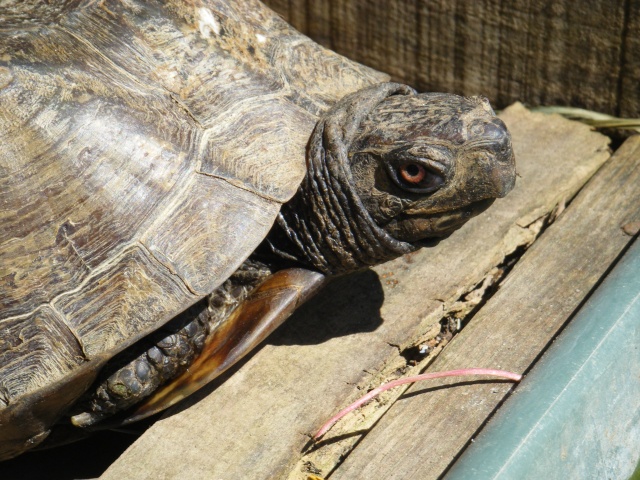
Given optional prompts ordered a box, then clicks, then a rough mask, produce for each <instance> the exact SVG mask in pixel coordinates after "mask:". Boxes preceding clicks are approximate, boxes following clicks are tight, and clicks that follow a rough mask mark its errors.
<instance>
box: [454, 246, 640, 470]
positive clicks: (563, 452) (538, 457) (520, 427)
mask: <svg viewBox="0 0 640 480" xmlns="http://www.w3.org/2000/svg"><path fill="white" fill-rule="evenodd" d="M639 459H640V241H635V243H634V245H632V246H631V248H630V249H629V250H628V251H627V253H626V254H625V256H624V257H623V258H622V259H621V260H620V262H619V263H618V265H617V266H616V268H615V269H614V270H613V271H612V272H611V274H610V275H609V276H608V277H607V278H606V279H605V281H604V282H603V283H602V285H601V286H600V287H599V288H598V289H597V290H596V291H595V292H594V294H593V295H592V296H591V298H590V299H589V301H588V302H587V303H586V304H585V306H584V307H583V308H582V309H581V310H580V311H579V312H578V313H577V315H576V316H575V317H574V319H573V320H572V321H571V323H570V324H569V325H568V326H567V328H566V329H565V331H564V332H563V333H562V334H561V335H560V336H559V337H558V339H557V340H556V342H555V343H554V344H553V345H552V346H551V348H550V349H549V351H548V352H547V353H546V354H545V355H544V356H543V358H542V359H541V360H540V361H539V362H538V364H537V365H536V366H535V367H534V368H533V370H532V371H531V373H530V374H529V375H528V376H527V377H526V378H525V380H524V381H523V382H522V384H521V385H520V386H518V388H517V389H516V392H515V394H514V395H513V396H512V397H511V398H510V399H509V400H508V401H507V402H506V403H505V405H504V406H503V407H502V408H501V409H500V410H499V412H498V414H497V415H496V417H495V418H494V419H493V420H492V421H491V422H490V423H489V425H488V426H487V427H486V428H485V429H484V430H483V432H482V433H481V434H480V435H479V436H478V438H477V439H476V440H475V442H474V443H473V444H472V445H471V446H470V447H469V448H468V449H467V450H466V451H465V453H464V454H463V455H462V457H461V458H460V459H459V460H458V461H457V462H456V463H455V464H454V466H453V467H452V468H451V470H450V471H449V473H448V475H447V476H446V477H445V478H446V479H448V480H453V479H465V480H467V479H518V480H520V479H534V478H535V479H598V480H600V479H629V478H630V477H632V475H634V470H636V467H637V466H638V460H639ZM637 475H638V473H637V472H636V473H635V476H634V477H633V478H634V479H635V478H636V476H637Z"/></svg>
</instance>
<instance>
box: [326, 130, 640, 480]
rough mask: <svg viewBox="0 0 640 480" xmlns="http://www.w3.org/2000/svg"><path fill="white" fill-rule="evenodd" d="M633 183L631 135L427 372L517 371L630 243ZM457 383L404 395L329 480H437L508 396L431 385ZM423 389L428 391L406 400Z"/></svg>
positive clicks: (639, 162) (490, 387)
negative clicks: (485, 369)
mask: <svg viewBox="0 0 640 480" xmlns="http://www.w3.org/2000/svg"><path fill="white" fill-rule="evenodd" d="M639 185H640V136H635V137H631V138H630V139H629V140H628V141H627V142H626V143H625V144H624V145H623V146H622V147H621V148H620V149H619V150H618V151H617V152H616V154H615V155H614V157H613V158H612V159H611V160H610V161H609V162H608V163H607V165H605V166H604V167H603V168H602V169H601V170H600V171H599V172H598V173H597V174H596V176H595V177H594V178H593V179H592V180H591V181H590V182H589V183H588V184H587V185H586V186H585V188H584V190H583V191H581V192H580V194H579V195H578V196H577V197H576V199H575V200H574V201H573V202H572V203H571V205H569V207H568V208H567V209H566V210H565V211H564V212H563V213H562V215H561V216H560V217H559V219H558V220H557V221H556V222H555V223H554V224H553V225H551V226H550V227H549V229H548V230H546V231H545V232H544V233H543V234H542V236H541V237H540V238H539V239H538V240H537V241H536V242H535V243H534V244H533V246H532V247H531V248H530V249H529V250H528V251H527V253H525V255H524V256H523V258H522V259H521V261H519V262H518V264H517V265H516V266H515V267H514V269H513V271H512V272H511V273H510V274H509V275H508V277H507V279H506V281H505V282H504V283H503V284H502V285H501V286H500V289H499V290H498V292H497V293H496V294H495V295H494V296H493V297H492V298H491V299H490V300H489V301H488V303H487V304H486V305H485V306H484V307H483V308H482V309H481V310H480V311H479V313H478V314H477V315H476V316H475V317H474V318H473V319H472V320H471V322H470V323H469V325H468V326H467V327H465V328H464V329H463V330H462V332H461V333H460V334H459V335H458V336H456V337H455V338H454V339H453V341H452V342H451V343H450V344H449V345H448V346H447V348H445V349H444V351H443V352H442V354H441V355H440V356H439V357H438V358H437V359H436V360H435V362H433V364H432V365H430V366H429V368H428V370H427V371H444V370H451V369H457V368H468V367H472V366H473V367H480V366H482V367H485V366H486V367H490V368H500V369H505V370H509V371H513V372H517V373H524V372H526V371H527V370H528V369H529V367H530V366H531V365H532V363H533V362H534V361H535V360H536V359H537V358H538V356H539V355H540V352H542V351H543V350H544V349H545V348H546V347H547V346H548V345H549V344H550V342H551V341H552V340H553V338H554V336H555V335H556V334H557V332H558V331H559V330H560V329H561V328H562V326H563V325H564V324H565V322H567V321H568V320H569V319H570V318H571V315H572V313H573V312H575V311H576V310H577V309H578V308H579V307H580V305H581V303H582V301H583V299H584V298H585V296H586V295H587V294H588V293H589V291H591V290H592V289H593V288H594V286H596V284H597V283H598V281H599V280H600V279H601V278H602V277H603V275H605V274H606V272H607V271H608V269H609V267H610V265H612V264H613V263H614V262H615V260H616V258H617V257H618V256H619V255H620V254H621V253H622V252H623V250H624V249H625V247H626V246H627V245H628V244H629V243H630V242H631V240H632V236H631V235H629V233H627V231H625V230H628V229H626V228H625V226H626V225H630V224H632V223H634V222H638V221H640V188H639V187H638V186H639ZM480 339H481V340H480ZM460 382H461V381H460V380H456V381H455V382H451V381H447V382H444V381H443V382H434V383H433V384H430V385H428V386H423V385H415V386H413V387H412V388H410V389H409V392H408V394H407V396H406V397H404V398H403V399H402V401H399V402H397V403H396V404H395V405H394V406H393V407H392V408H391V409H390V410H389V411H388V412H387V414H386V415H385V416H384V417H383V418H382V420H381V421H380V422H379V424H377V425H376V427H375V428H374V429H373V430H372V431H371V433H370V434H369V435H367V436H366V437H365V438H364V440H363V441H362V442H361V443H360V444H359V445H358V447H357V448H356V449H355V451H354V452H353V453H351V455H349V457H348V458H347V459H346V461H345V463H344V464H343V465H341V466H340V467H339V468H338V470H337V472H336V474H334V475H332V476H331V479H332V480H333V479H334V478H335V479H353V478H368V479H405V478H415V476H414V475H415V474H416V472H419V477H420V478H422V479H430V478H434V479H435V478H438V477H439V476H440V475H441V473H442V472H443V471H444V470H445V469H446V468H447V466H448V465H449V464H450V463H451V462H452V461H453V460H454V459H455V457H456V456H457V455H458V453H459V452H460V451H461V450H462V449H463V448H464V446H465V444H466V443H467V442H468V441H469V440H471V438H473V436H474V434H475V433H476V431H477V430H478V429H480V428H481V427H482V425H483V423H484V422H485V421H486V419H487V418H488V417H489V416H490V415H491V413H492V411H493V410H494V409H495V408H496V407H497V406H498V405H499V404H500V403H501V402H502V400H503V399H504V397H505V396H506V394H507V393H508V391H509V390H510V389H511V385H510V384H509V383H496V382H477V381H472V382H468V383H463V384H461V385H460V386H457V387H455V388H443V389H437V388H434V387H437V386H438V385H443V384H451V383H458V384H460ZM425 389H428V390H429V393H428V394H424V395H413V393H416V392H419V391H423V392H424V390H425ZM516 392H517V390H516ZM543 394H544V392H541V395H543Z"/></svg>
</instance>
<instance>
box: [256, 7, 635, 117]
mask: <svg viewBox="0 0 640 480" xmlns="http://www.w3.org/2000/svg"><path fill="white" fill-rule="evenodd" d="M266 3H267V4H268V5H269V6H271V7H272V8H274V9H275V10H276V11H278V12H280V13H281V14H282V15H283V16H284V17H285V18H286V19H289V20H291V21H292V22H293V24H294V26H295V27H296V28H298V29H300V30H301V31H302V32H303V33H306V34H308V35H310V36H311V37H312V38H314V39H315V40H316V41H318V42H320V43H322V44H323V45H325V46H328V47H330V48H332V49H334V50H336V51H337V52H339V53H341V54H343V55H345V56H347V57H349V58H352V59H354V60H356V61H358V62H361V63H364V64H366V65H369V66H371V67H374V68H377V69H379V70H382V71H385V72H388V73H391V74H392V76H393V77H394V79H396V80H400V81H404V82H407V83H409V84H411V85H413V86H415V87H417V88H418V89H419V90H431V91H452V92H455V93H460V94H464V95H476V94H482V95H487V96H488V97H489V98H490V99H491V101H492V102H494V103H495V104H496V105H498V106H499V107H504V106H506V105H508V104H510V103H512V102H514V101H516V100H519V101H524V102H526V103H528V104H531V105H553V104H559V105H572V106H576V107H585V108H589V109H592V110H597V111H602V112H606V113H610V114H619V113H622V114H624V115H626V116H639V115H640V101H639V100H640V89H639V88H638V86H637V85H638V78H639V77H638V71H639V70H640V53H638V52H640V48H638V41H639V40H638V39H639V38H640V21H639V20H638V12H639V11H640V0H612V1H609V2H592V1H586V0H583V1H580V2H575V1H573V0H557V1H553V2H550V1H549V0H517V1H512V2H503V1H499V0H483V1H481V2H468V1H463V0H458V1H451V0H410V1H409V0H316V1H313V2H310V1H309V0H290V1H289V2H287V3H286V6H287V8H286V9H284V8H283V3H284V2H283V0H266ZM312 9H313V10H312ZM300 18H304V19H305V21H304V22H301V21H299V19H300ZM320 32H321V33H320Z"/></svg>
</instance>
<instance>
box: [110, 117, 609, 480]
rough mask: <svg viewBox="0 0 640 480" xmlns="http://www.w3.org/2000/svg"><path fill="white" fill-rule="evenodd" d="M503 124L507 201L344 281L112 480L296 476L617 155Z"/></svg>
mask: <svg viewBox="0 0 640 480" xmlns="http://www.w3.org/2000/svg"><path fill="white" fill-rule="evenodd" d="M502 118H503V119H504V121H505V122H506V123H507V125H508V126H509V129H510V130H511V132H512V135H513V140H514V148H515V153H516V157H517V159H518V160H517V162H518V172H519V174H520V176H521V178H519V179H518V181H517V185H516V188H515V189H514V191H513V192H512V193H511V194H510V195H509V196H508V197H507V198H506V199H503V200H499V201H497V202H496V204H495V205H494V206H493V207H492V208H490V209H489V210H488V211H487V212H485V213H484V214H482V215H481V216H479V217H477V218H475V219H473V220H471V221H470V222H469V224H468V225H466V226H465V227H464V228H463V229H461V230H460V231H459V232H456V233H455V234H454V235H452V237H451V238H449V239H448V240H447V241H445V242H442V243H441V244H440V245H438V246H437V247H434V248H432V249H428V250H422V251H419V252H417V253H415V254H412V255H410V256H406V257H404V258H401V259H398V260H396V261H394V262H391V263H389V264H386V265H383V266H381V267H378V268H377V269H375V271H366V272H363V273H360V274H357V275H354V276H350V277H346V278H341V279H338V280H336V281H335V282H334V283H333V284H331V285H329V286H328V288H327V289H326V290H325V291H324V292H323V293H321V294H320V296H319V297H317V298H316V299H314V300H312V301H311V302H310V303H309V304H307V305H306V306H305V307H303V308H302V309H301V310H300V311H299V312H298V314H296V315H295V316H294V317H293V318H292V319H290V321H289V322H288V324H287V325H285V326H284V328H282V329H281V330H280V331H279V332H276V334H275V335H274V336H273V337H272V338H271V339H270V340H269V341H268V343H267V345H265V346H264V348H262V349H261V350H260V351H259V352H257V353H256V354H255V355H254V356H253V357H252V358H251V359H249V360H248V361H247V362H245V363H244V364H243V365H242V366H241V367H240V368H238V369H236V372H235V374H234V375H233V376H232V377H231V378H229V379H228V380H227V381H226V382H225V383H224V384H222V385H220V386H218V388H216V389H215V390H213V389H212V388H209V389H206V390H207V391H206V392H203V393H202V394H199V395H196V398H195V399H192V400H191V401H189V403H188V405H184V406H182V408H180V411H178V410H173V411H172V412H170V414H169V415H168V416H166V418H164V419H163V420H161V421H159V422H158V423H156V424H155V425H154V426H153V427H152V428H151V429H149V430H148V431H147V432H146V433H145V434H144V435H143V436H142V437H141V438H140V439H138V441H136V442H135V443H134V444H133V445H132V446H131V447H130V448H129V450H128V451H126V452H125V453H124V454H123V455H122V456H121V458H120V459H119V460H118V461H117V462H115V463H114V464H113V465H112V466H111V468H110V469H109V470H108V471H107V472H106V473H105V474H104V476H103V478H104V479H116V478H123V477H124V478H129V479H146V478H149V479H151V478H153V479H158V478H160V479H161V478H252V479H260V478H281V477H286V476H287V475H288V474H289V473H290V471H291V469H292V468H294V469H295V470H296V472H297V470H298V467H297V466H296V462H298V461H300V460H301V453H300V452H301V449H302V447H303V446H304V444H305V443H306V442H307V440H308V434H309V433H311V432H313V430H314V429H316V428H317V427H318V426H319V425H320V424H321V423H322V421H323V420H324V419H326V418H327V417H328V416H330V415H331V414H332V413H334V412H335V410H336V408H337V407H339V406H341V405H343V404H344V403H345V402H346V401H348V400H350V399H353V398H355V397H357V396H359V389H360V388H366V387H367V386H368V385H370V384H372V383H378V382H379V380H380V379H384V378H388V377H390V376H394V375H397V370H402V369H404V368H406V366H407V365H406V359H405V358H404V357H402V355H401V351H402V350H403V349H404V348H405V347H406V346H410V345H412V344H413V343H415V342H420V341H429V340H433V337H435V336H437V335H438V334H439V333H440V325H439V324H438V321H439V320H440V319H441V318H442V317H443V315H444V313H445V312H446V311H448V310H450V309H452V308H454V307H455V306H456V305H457V304H456V301H457V300H458V299H459V298H460V297H461V296H464V295H465V294H466V293H467V292H469V291H473V290H474V288H475V287H476V286H477V285H479V284H482V283H483V281H484V280H487V282H486V283H489V282H490V281H491V280H492V279H493V278H495V276H496V275H495V270H494V269H495V267H496V266H497V265H499V264H501V263H502V262H503V260H504V258H505V256H507V255H509V254H511V253H512V252H514V251H515V250H517V249H518V248H519V246H520V245H523V244H527V243H530V242H531V241H533V239H534V238H535V235H536V233H537V231H538V230H539V227H540V225H541V224H542V220H541V219H543V218H545V217H546V216H547V215H548V214H549V213H550V212H551V211H553V210H554V208H555V207H556V205H558V204H562V203H563V202H564V201H566V200H568V199H570V198H571V197H572V196H573V195H574V194H575V192H576V191H578V189H580V188H581V186H582V185H583V184H584V183H585V182H586V181H587V180H588V178H590V177H591V175H592V174H593V173H594V172H595V171H596V170H597V169H598V168H599V166H600V165H601V164H602V163H603V162H604V161H606V159H607V158H608V157H609V153H608V150H607V144H608V139H607V138H606V137H604V136H602V135H600V134H598V133H595V132H592V131H590V130H589V129H588V128H587V127H586V126H584V125H581V124H578V123H575V122H570V121H567V120H564V119H562V118H560V117H557V116H544V115H542V114H533V113H530V112H528V111H527V110H526V109H525V108H524V107H522V106H521V105H515V106H513V107H511V108H509V109H508V110H507V111H505V112H504V113H503V115H502ZM559 166H561V168H559ZM463 303H464V302H463ZM442 343H444V342H442ZM442 343H441V345H442ZM435 350H437V348H436V349H435ZM198 400H199V401H198ZM196 401H198V402H197V403H195V402H196ZM194 403H195V404H194ZM297 473H299V472H297Z"/></svg>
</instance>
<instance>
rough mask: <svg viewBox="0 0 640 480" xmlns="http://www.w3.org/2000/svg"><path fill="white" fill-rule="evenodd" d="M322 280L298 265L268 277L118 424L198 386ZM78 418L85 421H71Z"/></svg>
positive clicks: (243, 352)
mask: <svg viewBox="0 0 640 480" xmlns="http://www.w3.org/2000/svg"><path fill="white" fill-rule="evenodd" d="M325 282H326V277H325V276H324V275H323V274H321V273H317V272H312V271H310V270H304V269H299V268H291V269H286V270H280V271H278V272H276V273H274V274H273V275H271V276H270V277H269V278H268V279H267V280H266V281H265V282H263V283H262V284H261V285H260V286H259V287H258V288H256V290H255V291H254V292H252V293H251V294H250V295H249V297H248V298H247V299H246V300H245V301H244V302H243V303H242V304H240V305H239V306H238V308H236V310H234V312H233V313H232V314H231V315H230V316H229V318H228V320H227V321H225V322H224V323H222V324H221V325H220V326H219V327H218V328H217V329H216V330H215V331H213V332H212V333H211V335H210V336H209V338H208V339H207V341H206V343H205V346H204V349H203V351H202V353H201V354H200V355H199V356H198V358H196V359H195V361H194V362H193V364H192V365H191V366H190V367H189V368H188V369H187V371H185V372H184V373H183V374H181V375H179V376H178V377H176V378H175V379H173V380H172V381H170V382H169V383H167V384H165V385H163V386H162V387H160V388H159V389H158V390H157V391H156V392H155V393H154V394H153V395H151V396H150V397H148V398H147V399H146V400H145V401H143V402H142V403H140V404H139V405H138V406H137V407H136V408H135V409H134V411H133V413H132V414H131V415H130V416H128V417H127V418H126V419H125V420H124V421H123V422H122V424H123V425H126V424H129V423H132V422H136V421H138V420H142V419H144V418H146V417H148V416H150V415H153V414H155V413H158V412H160V411H162V410H164V409H166V408H168V407H170V406H172V405H175V404H176V403H178V402H179V401H180V400H182V399H184V398H186V397H188V396H189V395H191V394H192V393H194V392H196V391H197V390H199V389H200V388H202V387H204V386H205V385H206V384H208V383H209V382H211V381H212V380H213V379H215V378H216V377H218V376H219V375H221V374H222V373H223V372H224V371H226V370H227V369H228V368H229V367H231V366H233V365H234V364H235V363H236V362H238V361H239V360H240V359H241V358H242V357H244V356H245V355H246V354H247V353H248V352H250V351H251V350H253V349H254V348H255V347H256V346H258V345H259V344H260V343H261V342H262V341H263V340H264V339H265V338H266V337H267V336H269V335H270V334H271V333H272V332H273V331H274V330H275V329H276V328H278V327H279V326H280V325H281V324H282V323H283V322H284V321H285V320H286V319H287V318H289V316H290V315H291V314H292V313H293V311H294V310H295V309H296V308H297V307H298V306H299V305H300V304H302V303H303V302H305V301H306V300H307V299H308V298H310V297H311V296H313V295H314V294H315V293H316V292H317V291H318V290H319V289H320V288H322V286H323V285H324V284H325ZM81 416H82V415H77V416H76V417H81ZM76 417H74V419H73V421H74V423H75V421H76ZM84 420H89V421H91V419H84V418H78V419H77V421H79V422H83V421H84Z"/></svg>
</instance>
